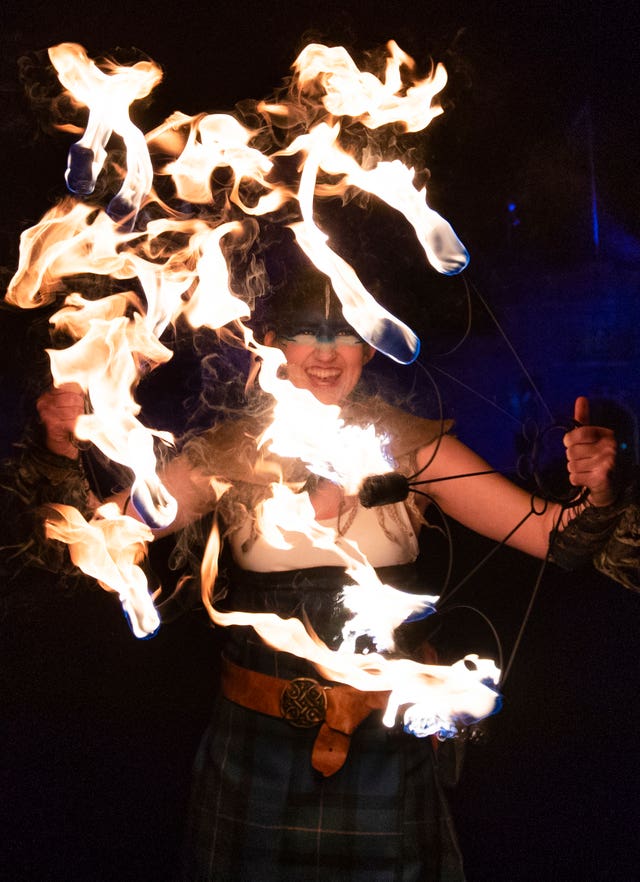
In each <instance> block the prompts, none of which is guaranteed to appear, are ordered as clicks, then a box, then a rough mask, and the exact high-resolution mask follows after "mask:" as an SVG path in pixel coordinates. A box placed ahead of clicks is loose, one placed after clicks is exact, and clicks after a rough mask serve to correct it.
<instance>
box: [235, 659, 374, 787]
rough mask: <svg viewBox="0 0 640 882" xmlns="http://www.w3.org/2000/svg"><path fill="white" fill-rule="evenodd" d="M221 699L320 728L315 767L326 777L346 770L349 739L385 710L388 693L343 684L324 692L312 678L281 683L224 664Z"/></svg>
mask: <svg viewBox="0 0 640 882" xmlns="http://www.w3.org/2000/svg"><path fill="white" fill-rule="evenodd" d="M222 694H223V695H224V697H225V698H228V699H229V701H233V702H234V703H235V704H239V705H241V706H242V707H246V708H248V709H249V710H253V711H258V712H259V713H261V714H267V715H268V716H270V717H279V718H281V719H284V720H287V721H288V722H289V723H291V725H293V726H299V727H303V728H311V727H312V726H317V725H320V729H319V731H318V734H317V735H316V739H315V741H314V744H313V750H312V752H311V765H312V766H313V768H314V769H316V771H318V772H320V773H321V774H322V775H324V776H325V777H328V776H329V775H333V774H334V773H335V772H337V771H338V770H339V769H341V768H342V766H343V765H344V761H345V760H346V758H347V754H348V752H349V744H350V741H351V735H352V734H353V733H354V732H355V730H356V729H357V727H358V726H359V725H360V723H362V721H363V720H365V719H366V718H367V717H368V716H369V714H370V713H371V712H372V711H374V710H383V709H384V708H385V707H386V706H387V702H388V699H389V694H390V693H389V692H388V691H387V692H361V691H360V690H359V689H355V688H354V687H353V686H347V685H343V684H339V685H335V686H323V685H322V684H321V683H318V682H317V681H316V680H313V679H312V678H310V677H296V678H295V679H294V680H282V679H280V678H279V677H270V676H268V675H267V674H260V673H258V672H257V671H250V670H248V669H247V668H242V667H240V666H239V665H236V664H234V663H233V662H231V661H229V659H226V658H223V660H222Z"/></svg>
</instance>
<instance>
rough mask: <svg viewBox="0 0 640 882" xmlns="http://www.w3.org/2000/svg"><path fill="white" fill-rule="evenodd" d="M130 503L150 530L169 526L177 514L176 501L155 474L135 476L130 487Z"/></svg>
mask: <svg viewBox="0 0 640 882" xmlns="http://www.w3.org/2000/svg"><path fill="white" fill-rule="evenodd" d="M131 504H132V505H133V507H134V508H135V510H136V511H137V513H138V514H139V515H140V517H141V518H142V520H143V521H144V523H145V524H146V525H147V526H148V527H151V529H152V530H161V529H163V528H165V527H169V526H170V525H171V524H172V523H173V522H174V521H175V519H176V515H177V514H178V503H177V502H176V500H175V499H174V498H173V496H172V495H171V494H170V493H169V491H168V490H167V488H166V487H165V486H164V484H163V483H162V481H160V479H159V478H158V477H157V476H156V475H154V476H153V477H152V478H145V479H140V478H136V480H135V481H134V482H133V486H132V488H131Z"/></svg>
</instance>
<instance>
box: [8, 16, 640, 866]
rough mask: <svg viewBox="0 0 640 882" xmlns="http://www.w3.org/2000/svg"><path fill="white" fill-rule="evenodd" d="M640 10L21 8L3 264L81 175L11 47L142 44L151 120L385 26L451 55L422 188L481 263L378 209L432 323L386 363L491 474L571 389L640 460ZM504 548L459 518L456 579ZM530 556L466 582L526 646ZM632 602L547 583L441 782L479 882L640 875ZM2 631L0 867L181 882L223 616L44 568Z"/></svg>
mask: <svg viewBox="0 0 640 882" xmlns="http://www.w3.org/2000/svg"><path fill="white" fill-rule="evenodd" d="M636 18H637V16H636V15H635V11H634V9H633V4H626V3H625V4H623V3H620V2H613V3H606V4H605V3H593V4H591V5H590V6H588V7H587V6H586V5H585V4H582V3H577V2H576V3H569V2H563V0H559V2H556V3H540V2H529V3H525V2H523V0H514V2H511V3H508V4H507V3H504V4H499V3H466V4H465V3H460V2H454V3H452V4H445V3H443V2H440V0H437V2H433V3H430V4H415V3H408V2H405V3H402V2H393V0H391V2H387V3H384V4H378V3H374V2H371V0H362V2H355V0H351V2H344V3H340V4H337V3H322V2H314V3H309V2H299V3H295V4H293V3H291V4H288V3H287V4H285V3H274V4H271V5H268V4H266V3H265V4H262V5H258V4H256V3H249V2H247V0H235V2H232V3H230V4H228V6H223V5H222V4H219V3H211V4H208V5H205V4H199V3H196V4H192V5H185V4H181V5H178V4H173V5H172V4H169V3H167V2H160V3H159V4H146V3H145V4H131V5H130V9H129V10H124V9H120V8H119V9H118V10H117V11H116V10H115V9H114V8H111V7H110V6H109V5H107V4H98V3H95V2H91V0H87V2H85V3H78V2H76V0H68V2H65V3H57V4H52V3H35V2H29V0H27V2H25V3H20V4H18V3H15V2H13V0H12V2H10V3H9V4H8V5H7V4H5V6H4V9H3V13H2V31H1V35H0V40H1V46H2V53H1V59H0V63H1V65H2V67H1V70H0V95H1V98H2V103H3V108H2V115H1V116H0V127H1V131H2V144H3V148H4V149H3V171H4V175H3V184H2V188H1V192H0V200H1V210H0V249H1V253H0V265H2V266H4V267H5V268H6V271H7V275H10V274H11V273H12V272H13V271H14V269H15V265H16V261H17V243H18V237H19V233H20V232H21V230H22V229H24V228H25V227H28V226H30V225H31V224H33V223H34V222H35V221H36V220H37V219H38V218H39V216H40V215H41V214H42V213H43V212H44V211H45V210H46V209H47V208H48V207H49V206H50V205H51V204H53V203H54V202H55V201H56V200H57V199H58V198H59V197H60V196H61V195H62V193H63V170H64V166H65V157H66V151H67V149H68V144H69V139H68V137H66V136H63V135H52V134H50V133H45V132H44V131H43V130H42V129H41V127H40V126H39V122H38V117H37V116H36V114H35V112H34V111H33V109H32V108H31V107H30V105H29V102H28V101H27V100H26V98H25V96H24V93H23V90H22V87H21V85H20V82H19V79H18V64H17V62H18V59H19V58H21V57H23V56H25V55H27V54H29V53H33V52H35V51H37V50H40V49H46V47H48V46H50V45H53V44H55V43H58V42H62V41H75V42H80V43H82V44H83V45H84V46H85V47H86V48H87V50H88V52H89V54H90V55H92V56H96V55H99V54H105V53H109V52H111V51H113V50H115V49H116V48H117V47H124V48H125V49H127V48H128V47H132V46H133V47H136V48H138V49H140V50H143V51H144V52H146V53H148V54H149V55H150V56H151V57H152V58H153V59H154V60H156V61H157V62H159V63H160V64H161V65H162V66H163V69H164V72H165V78H164V81H163V83H162V84H161V85H160V86H159V87H158V89H157V90H156V92H155V93H154V96H153V97H152V99H151V100H150V101H147V102H146V103H145V105H144V107H143V108H140V109H139V110H138V111H137V116H136V119H137V121H138V122H139V124H140V125H141V127H142V128H143V129H145V130H148V129H150V128H152V127H153V126H154V125H155V124H157V123H159V122H160V121H162V119H164V117H165V116H167V115H168V114H169V113H170V112H172V111H173V110H175V109H180V110H182V111H184V112H187V113H195V112H199V111H224V110H229V109H231V108H232V107H233V105H234V104H235V103H236V102H237V101H239V100H241V99H243V98H247V97H252V98H260V97H263V96H265V95H268V94H269V92H270V91H271V90H272V89H273V88H274V87H276V86H277V85H278V84H279V83H280V82H281V80H282V79H283V77H285V76H286V75H287V73H288V69H289V65H290V64H291V62H292V61H293V59H294V58H295V56H296V55H297V53H298V51H299V50H300V49H301V48H302V46H303V45H304V43H306V42H308V41H309V40H310V39H313V40H316V41H320V42H322V41H326V42H329V43H333V44H336V43H341V44H343V45H346V46H347V48H349V49H352V50H353V52H354V53H355V54H356V55H357V53H358V52H360V51H363V50H365V49H368V48H370V47H372V46H376V45H380V44H382V43H384V42H386V41H387V40H388V39H390V38H394V39H395V40H396V41H397V42H398V43H399V44H400V46H401V47H402V48H403V49H405V50H406V51H407V52H409V54H411V55H412V56H414V57H415V58H416V59H417V60H419V61H426V59H427V58H428V57H429V56H430V55H431V56H433V57H434V58H435V59H437V60H441V61H443V62H444V63H445V66H446V67H447V70H448V72H449V77H450V80H449V84H448V86H447V89H446V91H445V93H444V99H443V100H444V105H445V109H446V112H445V114H444V115H443V116H442V117H440V118H439V119H437V120H436V121H434V123H433V124H432V126H431V127H430V128H429V130H428V131H427V133H426V135H425V136H424V138H423V139H422V140H421V141H420V151H421V154H422V156H423V158H424V164H425V165H426V166H428V167H429V169H430V171H431V180H430V182H429V199H430V203H431V204H432V205H433V206H434V207H435V208H437V209H438V210H439V211H441V213H442V214H443V215H444V216H445V217H446V218H447V219H448V220H450V221H451V222H452V224H453V226H454V228H455V229H456V231H457V232H458V234H459V235H460V237H461V238H462V240H463V241H464V242H465V244H466V245H467V247H468V249H469V251H470V253H471V258H472V262H471V266H470V268H469V270H468V271H467V272H466V273H465V280H464V281H461V280H460V279H455V280H446V279H441V278H436V277H435V275H434V274H433V273H431V272H429V271H427V270H426V269H424V268H423V267H422V261H421V259H420V255H419V254H418V252H417V249H415V248H414V245H413V243H412V242H411V241H409V240H408V239H407V238H406V237H405V238H403V236H402V234H396V233H394V234H392V235H389V236H387V235H386V233H387V232H388V229H389V226H388V219H385V218H382V219H381V221H380V224H381V229H383V230H384V231H385V237H384V239H385V242H384V243H381V244H380V250H379V253H378V254H377V260H378V263H379V265H378V264H375V272H376V274H377V276H378V279H379V283H380V288H381V290H382V291H383V292H386V296H387V298H388V299H389V300H390V301H391V302H392V303H394V304H395V305H396V307H395V308H396V309H397V311H398V313H399V314H400V315H401V317H403V318H405V319H406V320H409V321H410V322H411V323H413V325H414V326H415V327H416V329H417V330H418V331H419V332H421V336H422V338H423V354H422V355H421V358H420V363H419V365H418V366H415V367H412V368H410V369H404V373H402V376H400V373H399V372H398V371H394V370H392V369H391V368H389V367H388V366H384V365H382V364H381V363H380V365H379V370H380V371H381V372H382V373H384V374H385V375H386V376H387V379H388V380H390V381H391V382H393V383H394V385H396V386H400V387H401V388H402V389H403V391H404V392H406V394H407V395H410V396H411V398H412V401H413V404H414V406H415V407H416V408H417V409H418V410H419V411H424V412H426V411H428V410H430V409H431V408H432V407H433V404H434V393H433V391H432V389H433V384H434V383H435V385H436V386H437V388H438V390H439V392H440V394H441V395H442V397H443V407H444V410H445V412H446V413H447V414H449V415H453V416H455V418H456V420H457V427H458V433H459V435H460V436H461V437H462V438H463V440H465V441H467V442H468V443H469V444H470V445H471V446H473V447H474V448H476V449H478V450H479V452H481V453H482V454H483V455H485V456H487V457H488V458H489V459H490V460H491V461H492V462H493V463H494V464H496V465H497V466H499V467H500V468H504V469H509V468H511V467H513V465H514V463H515V461H516V459H517V456H518V454H519V453H520V452H522V450H523V441H522V438H521V425H522V423H523V421H525V420H526V421H528V425H531V424H532V422H533V421H535V422H536V423H537V425H539V426H540V427H545V426H547V425H549V424H551V423H553V422H555V421H560V422H562V421H563V420H566V419H567V418H568V417H570V416H571V412H572V404H573V398H574V397H575V395H576V394H589V395H590V396H591V397H592V399H593V402H594V411H595V416H596V418H598V419H600V420H601V421H603V422H609V423H610V424H612V425H614V426H615V427H616V429H617V432H618V436H619V439H620V442H621V446H622V449H623V456H625V457H627V458H628V459H629V460H634V461H637V459H638V424H637V413H638V405H639V404H640V400H639V399H640V379H639V372H638V345H639V342H640V341H639V337H640V331H639V328H640V322H639V311H640V307H639V306H638V292H639V288H640V223H639V217H638V205H639V204H640V173H639V171H638V160H639V158H640V151H639V149H638V148H639V146H640V143H639V142H640V134H639V127H638V124H637V120H638V111H639V110H640V107H639V102H638V97H637V89H638V73H639V65H638V61H639V59H638V53H639V50H638V45H639V43H640V32H639V31H640V28H639V26H638V24H637V23H636ZM385 224H386V225H387V226H385ZM344 236H345V249H346V250H347V251H348V250H349V247H351V248H353V249H355V250H356V251H357V247H358V246H357V244H354V243H353V242H350V241H349V235H348V231H347V233H344ZM395 245H399V248H398V250H395V248H394V246H395ZM465 282H466V286H465ZM485 303H486V304H488V307H487V306H485ZM489 311H490V312H491V313H493V314H494V315H495V316H496V318H497V320H498V324H496V323H495V322H494V321H493V320H492V318H491V316H490V314H489ZM30 321H31V316H28V317H25V316H22V315H18V316H16V315H14V314H8V313H4V314H3V315H2V330H1V333H2V345H1V347H0V349H1V351H0V366H1V369H2V389H1V403H2V409H3V420H2V424H1V425H0V441H1V447H2V454H3V455H5V454H7V453H8V452H9V451H10V449H11V444H12V442H13V441H15V440H16V438H18V437H19V435H20V430H21V425H22V422H23V420H24V417H25V410H24V407H23V395H22V393H23V391H24V389H23V383H22V380H21V372H22V369H23V367H24V362H25V360H26V359H29V358H31V357H32V350H31V349H30V343H29V334H28V325H29V322H30ZM467 325H469V332H468V334H467V333H466V330H465V329H466V327H467ZM511 347H514V348H515V350H516V352H517V355H518V357H519V358H520V360H521V362H522V365H521V364H520V363H519V362H518V360H517V358H516V356H515V355H514V352H513V351H512V349H511ZM176 361H177V363H178V367H177V368H173V369H172V370H173V373H169V374H168V375H167V377H166V379H165V380H159V381H157V382H156V383H155V385H154V384H153V383H152V384H151V388H150V389H148V390H146V391H145V389H144V388H143V389H141V395H142V398H143V400H144V401H145V403H146V407H147V408H148V410H149V412H150V413H152V414H153V415H154V417H155V415H156V413H155V412H154V408H155V409H156V411H157V412H158V413H159V415H160V418H162V414H163V413H164V414H165V417H166V414H167V413H169V414H170V415H171V417H170V419H169V422H171V421H172V420H173V421H174V422H175V423H176V425H178V424H179V421H180V414H181V395H182V393H183V391H184V385H185V382H187V385H188V381H184V379H183V377H182V376H180V370H181V369H183V370H184V371H187V370H190V369H192V368H193V364H192V362H191V360H190V359H189V357H188V356H183V357H182V358H178V357H177V358H176ZM378 361H379V362H380V361H381V359H380V357H378ZM163 395H165V396H166V403H165V402H164V401H163ZM172 427H173V426H172ZM490 547H491V546H490V545H488V544H487V543H485V542H484V541H482V540H480V539H478V538H477V537H473V536H470V535H469V534H467V533H466V532H465V531H462V530H456V531H455V535H454V550H455V553H454V559H455V573H454V578H453V582H452V584H453V585H456V584H457V583H458V582H459V581H461V580H462V579H463V578H464V577H465V574H467V573H468V572H469V571H470V570H471V569H472V568H473V567H474V565H475V563H476V562H477V561H479V560H480V559H481V558H482V557H483V556H484V555H485V554H487V552H488V551H489V550H490ZM435 553H436V552H435V551H434V550H432V549H431V548H427V549H425V555H426V556H428V555H429V554H435ZM538 568H539V564H538V563H536V562H532V561H530V560H528V559H526V558H524V557H523V556H522V555H519V554H517V553H515V552H510V551H505V550H502V551H501V552H499V554H497V555H496V556H495V557H493V558H492V559H491V561H490V563H488V564H487V565H485V566H484V567H482V568H480V570H479V572H478V574H477V575H476V576H474V577H473V578H472V579H470V580H468V581H466V582H465V584H464V585H463V586H462V588H461V589H460V590H459V591H458V592H457V594H456V602H457V603H459V604H460V605H463V604H464V605H468V606H473V607H477V608H478V609H480V610H481V611H482V613H483V614H484V615H486V616H488V618H489V619H490V620H491V622H492V623H493V624H494V626H495V627H496V629H497V631H498V633H499V635H500V639H501V642H502V645H503V650H504V653H505V656H506V657H507V658H508V657H509V655H510V653H511V650H512V648H513V646H514V644H515V641H516V637H517V634H518V629H519V627H520V623H521V621H522V617H523V615H524V613H525V609H526V607H527V604H528V601H529V598H530V596H531V592H532V590H533V585H534V582H535V578H536V575H537V571H538ZM638 620H639V608H638V597H637V596H636V595H633V594H631V593H629V592H627V591H625V590H624V589H622V588H621V587H619V586H617V585H615V584H613V583H611V582H609V581H607V580H606V579H604V578H602V577H600V576H598V575H597V574H595V573H593V572H591V571H586V572H579V573H572V574H569V575H566V574H563V573H560V572H559V571H557V570H555V569H549V570H548V571H547V573H546V574H545V576H544V578H543V581H542V584H541V587H540V590H539V593H538V596H537V599H536V602H535V605H534V607H533V611H532V615H531V618H530V621H529V624H528V626H527V629H526V631H525V633H524V636H523V639H522V643H521V645H520V649H519V652H518V654H517V656H516V657H515V661H514V663H513V666H512V669H511V672H510V674H509V678H508V680H507V683H506V685H505V690H504V694H505V701H504V708H503V710H502V712H501V714H500V715H498V716H497V717H495V718H493V719H492V720H491V721H490V723H489V725H488V726H487V730H486V732H485V736H484V738H483V739H482V740H481V741H480V742H479V743H478V744H472V745H470V746H469V747H468V750H467V758H466V765H465V768H464V772H463V776H462V780H461V782H460V784H459V786H458V788H457V790H456V791H455V793H454V794H453V797H452V800H453V803H454V808H455V812H456V818H457V825H458V829H459V833H460V838H461V842H462V847H463V852H464V854H465V856H466V863H467V872H468V877H469V882H519V880H574V879H576V880H578V879H579V880H611V882H631V880H638V879H640V850H639V846H638V836H637V810H636V804H637V797H638V791H639V784H640V781H639V780H638V777H639V776H638V735H637V733H638V724H639V723H640V719H639V716H638V707H637V694H638V686H639V685H640V677H639V676H638V661H637V646H638V640H637V636H636V634H637V624H638ZM1 621H2V637H3V640H2V662H1V664H0V670H1V678H2V679H1V680H0V683H1V685H2V690H3V695H2V705H3V707H2V711H1V713H2V720H3V742H2V747H1V749H2V755H1V759H0V776H1V777H0V792H1V794H2V796H1V798H0V803H1V805H2V818H1V819H0V829H2V831H3V846H2V852H3V853H2V854H1V855H0V860H1V861H2V864H0V868H1V871H2V875H3V878H6V879H12V880H60V882H63V880H87V882H89V880H101V882H102V880H105V882H106V880H114V879H155V880H165V879H166V880H169V879H170V878H171V874H172V869H173V867H174V862H175V859H176V853H177V850H178V844H179V837H180V825H181V813H182V811H183V808H184V800H185V798H186V792H187V787H188V772H189V767H190V764H191V760H192V756H193V751H194V750H195V746H196V744H197V740H198V737H199V733H200V732H201V730H202V728H203V727H204V726H205V725H206V720H207V713H208V705H209V703H210V700H211V694H212V678H211V677H210V674H209V672H210V670H211V669H212V668H213V667H214V664H215V661H214V659H215V647H214V646H213V645H212V643H211V637H210V633H209V629H208V627H207V624H206V622H205V621H204V619H203V618H200V617H199V616H197V615H196V614H191V615H187V616H185V617H183V618H181V619H179V620H178V621H176V622H174V623H173V624H169V625H167V626H166V627H165V628H163V629H162V631H161V632H160V634H159V636H157V637H156V638H155V639H154V640H151V641H148V642H138V641H136V640H135V639H134V638H133V637H132V636H131V634H130V632H129V630H128V628H127V626H126V624H125V622H124V620H123V618H122V615H121V613H120V610H119V608H118V604H117V603H115V602H114V601H113V599H112V598H111V597H108V596H107V595H105V594H103V593H102V592H92V591H87V592H86V593H80V594H76V595H72V596H68V595H65V596H57V595H56V594H55V591H54V590H52V587H51V586H47V585H41V584H33V585H31V586H25V596H24V598H20V599H18V600H15V599H14V600H13V602H12V603H9V604H8V605H7V606H3V608H2V619H1ZM442 631H443V633H444V634H445V635H448V639H449V642H450V646H451V651H452V652H454V651H456V650H457V649H458V648H461V649H462V651H463V652H466V651H473V650H478V651H484V652H490V653H493V652H494V651H495V643H494V641H493V638H492V636H491V633H490V629H489V628H488V626H487V625H486V624H485V623H484V620H483V619H482V618H481V617H480V616H478V615H477V613H473V612H470V611H469V610H466V609H460V608H458V609H454V608H453V602H452V601H450V603H449V610H448V612H447V613H446V614H445V615H443V616H442ZM458 644H460V646H458ZM258 878H259V873H258V871H257V873H256V879H258Z"/></svg>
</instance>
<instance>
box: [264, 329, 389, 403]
mask: <svg viewBox="0 0 640 882" xmlns="http://www.w3.org/2000/svg"><path fill="white" fill-rule="evenodd" d="M265 343H266V344H267V346H277V347H278V348H280V349H281V350H282V351H283V352H284V354H285V356H286V359H287V376H288V379H289V380H290V381H291V382H292V383H293V385H294V386H297V387H298V388H299V389H308V390H309V391H310V392H312V393H313V394H314V395H315V397H316V398H317V399H318V401H321V402H322V403H323V404H342V403H343V402H344V401H345V399H346V398H347V397H348V396H349V395H350V394H351V392H352V391H353V389H354V388H355V386H356V384H357V382H358V380H359V379H360V374H361V373H362V368H363V366H364V365H365V364H366V363H367V362H368V361H369V360H370V359H371V358H372V356H373V349H372V348H371V346H369V345H368V344H367V343H365V342H364V341H363V340H361V339H360V338H359V337H358V336H357V335H356V334H355V332H354V331H353V329H352V328H350V327H349V326H348V325H345V324H342V323H340V324H334V323H333V322H331V323H328V322H326V321H323V322H321V323H320V324H317V323H316V324H304V325H302V324H301V325H300V327H299V328H290V329H289V328H288V329H287V330H286V332H285V331H280V330H279V331H278V332H276V331H268V332H267V334H266V335H265Z"/></svg>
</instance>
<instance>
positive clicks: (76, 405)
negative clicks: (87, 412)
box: [36, 383, 84, 459]
mask: <svg viewBox="0 0 640 882" xmlns="http://www.w3.org/2000/svg"><path fill="white" fill-rule="evenodd" d="M36 408H37V411H38V415H39V417H40V421H41V422H42V425H43V426H44V431H45V443H46V445H47V449H48V450H50V451H51V452H52V453H55V454H57V455H58V456H66V457H67V458H68V459H77V458H78V455H79V451H78V447H77V445H76V443H75V435H74V429H75V425H76V420H77V419H78V417H79V416H80V414H83V413H84V393H83V391H82V389H81V387H80V386H78V384H77V383H63V384H62V385H61V386H59V387H57V388H56V387H51V388H50V389H47V391H46V392H43V394H42V395H41V396H40V398H38V400H37V402H36Z"/></svg>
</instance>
